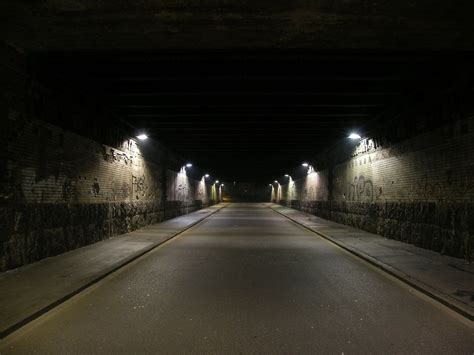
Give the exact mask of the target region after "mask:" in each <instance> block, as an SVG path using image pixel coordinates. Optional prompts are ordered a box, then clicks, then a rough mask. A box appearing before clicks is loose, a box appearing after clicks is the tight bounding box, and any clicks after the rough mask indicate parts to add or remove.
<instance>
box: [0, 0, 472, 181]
mask: <svg viewBox="0 0 474 355" xmlns="http://www.w3.org/2000/svg"><path fill="white" fill-rule="evenodd" d="M471 7H472V5H471V1H461V0H459V1H449V2H448V1H416V0H411V1H397V2H395V1H390V2H389V1H379V2H370V3H369V2H367V1H350V0H341V1H333V0H324V1H293V2H291V1H290V2H288V1H260V2H253V1H245V0H244V1H215V0H214V1H205V0H203V1H187V0H185V1H180V2H175V1H151V0H141V1H133V2H130V1H118V0H110V1H102V2H98V1H92V0H45V1H41V2H32V1H26V0H23V1H16V2H11V3H9V4H6V3H2V4H0V13H2V15H1V16H2V24H1V25H0V26H1V27H0V29H1V30H2V34H3V39H4V41H5V42H6V43H7V44H8V45H9V46H11V47H14V48H16V49H17V50H19V51H21V52H25V53H26V54H28V55H29V56H30V58H31V61H30V62H31V63H33V68H34V70H35V75H36V76H37V77H38V79H40V81H42V82H45V83H46V84H48V85H52V86H54V87H57V88H67V89H68V90H72V88H74V89H73V90H77V91H78V92H81V93H85V94H86V95H89V96H91V97H94V98H95V99H96V100H97V102H99V103H100V104H103V105H104V106H106V107H107V108H109V109H110V110H112V111H113V112H114V113H116V115H117V117H121V118H122V119H123V120H124V121H125V122H127V124H128V125H129V127H130V129H131V131H134V132H136V131H139V130H144V131H146V132H147V133H148V134H149V135H151V136H152V137H153V138H154V139H157V140H159V141H162V142H163V143H165V144H166V145H167V146H168V147H170V148H171V149H173V150H175V151H176V152H178V153H179V154H180V155H181V156H183V157H184V158H186V159H189V160H190V161H193V162H194V163H195V164H196V165H199V166H201V167H202V168H203V169H206V170H209V171H210V172H211V173H213V174H214V175H215V176H218V177H220V178H221V179H226V180H240V181H242V180H247V181H262V182H264V181H265V182H269V181H272V180H273V179H274V178H275V177H277V176H279V175H282V174H284V173H285V171H289V170H291V169H292V168H294V167H296V166H298V165H299V164H300V162H301V161H303V160H311V159H312V157H314V156H315V155H316V154H317V153H318V152H321V151H323V150H324V149H327V148H328V147H330V145H331V144H334V143H335V142H338V140H340V139H343V138H344V137H345V136H346V135H347V134H348V132H350V131H351V130H353V129H356V130H359V131H361V132H363V131H364V130H365V131H366V130H368V129H369V127H370V125H371V124H372V123H373V122H374V120H376V119H377V118H378V117H379V116H380V115H382V114H383V113H384V112H386V111H387V110H389V109H394V108H395V109H397V108H400V107H402V106H403V104H404V103H405V102H406V101H407V100H408V99H409V98H411V97H413V96H414V95H417V94H420V93H424V92H427V91H430V90H435V89H442V88H448V87H450V85H453V83H455V82H456V80H458V79H459V76H460V75H462V69H461V68H462V67H463V65H464V64H466V59H465V58H464V57H463V58H460V56H459V51H461V52H462V53H463V56H464V54H465V53H467V52H471V51H472V49H474V36H473V35H472V33H474V25H473V23H474V22H473V21H472V20H471V17H472V12H471V11H469V9H470V8H471ZM460 61H461V62H462V63H460ZM460 64H463V65H460Z"/></svg>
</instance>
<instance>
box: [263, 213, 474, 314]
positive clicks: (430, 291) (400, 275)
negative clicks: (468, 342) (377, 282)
mask: <svg viewBox="0 0 474 355" xmlns="http://www.w3.org/2000/svg"><path fill="white" fill-rule="evenodd" d="M267 207H268V208H270V209H271V210H272V211H274V212H275V213H278V214H279V215H281V216H283V217H285V218H287V219H289V220H290V221H292V222H293V223H296V224H298V225H300V226H302V227H303V228H305V229H307V230H309V231H310V232H313V233H315V234H317V235H318V236H320V237H322V238H324V239H326V240H328V241H329V242H331V243H333V244H335V245H337V246H338V247H340V248H342V249H344V250H346V251H348V252H349V253H351V254H353V255H355V256H357V257H359V258H361V259H363V260H365V261H366V262H368V263H370V264H371V265H374V266H376V267H377V268H379V269H381V270H383V271H385V272H386V273H388V274H390V275H391V276H394V277H396V278H397V279H398V280H400V281H402V282H404V283H406V284H407V285H409V286H411V287H413V288H414V289H416V290H418V291H420V292H422V293H423V294H425V295H427V296H429V297H431V298H432V299H434V300H435V301H437V302H439V303H441V304H443V305H444V306H446V307H448V308H450V309H451V310H453V311H455V312H456V313H458V314H460V315H462V316H463V317H465V318H467V319H469V320H470V321H474V313H473V312H472V310H471V309H469V308H467V306H466V305H464V304H463V303H461V302H459V301H457V300H455V299H452V298H451V297H450V296H449V295H446V294H444V293H442V292H440V291H438V290H436V289H435V288H433V287H431V286H429V285H427V284H425V283H423V282H421V281H419V280H417V279H415V278H412V277H411V276H409V275H407V274H405V273H404V272H402V271H400V270H397V269H395V268H394V267H392V266H390V265H387V264H385V263H383V262H381V261H380V260H378V259H376V258H373V257H372V256H370V255H368V254H365V253H363V252H361V251H360V250H357V249H355V248H352V247H349V246H347V245H345V244H344V243H341V242H340V241H338V240H337V239H335V238H333V237H331V236H329V235H327V234H325V233H322V232H320V231H318V230H316V229H314V228H312V227H309V226H308V225H305V224H304V223H301V222H299V221H297V220H295V219H294V218H291V217H289V216H287V215H285V214H284V213H282V212H280V211H277V210H276V209H274V208H273V207H271V206H268V205H267Z"/></svg>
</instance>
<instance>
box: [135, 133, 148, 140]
mask: <svg viewBox="0 0 474 355" xmlns="http://www.w3.org/2000/svg"><path fill="white" fill-rule="evenodd" d="M137 138H138V139H139V140H141V141H144V140H147V139H148V136H147V135H146V134H139V135H138V136H137Z"/></svg>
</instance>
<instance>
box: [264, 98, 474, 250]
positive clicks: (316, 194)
mask: <svg viewBox="0 0 474 355" xmlns="http://www.w3.org/2000/svg"><path fill="white" fill-rule="evenodd" d="M463 95H465V96H464V100H467V98H468V97H472V96H474V95H472V91H471V92H464V93H463ZM472 102H474V100H471V101H469V102H467V103H466V102H459V101H457V102H456V105H451V106H448V108H449V110H445V115H448V116H449V117H450V118H449V119H447V120H445V121H444V122H441V123H442V124H440V125H438V126H437V127H432V128H429V127H425V128H427V129H423V130H418V131H417V130H413V128H410V130H411V132H412V134H411V137H408V138H406V137H407V134H405V138H403V139H400V140H399V141H391V142H390V141H383V140H382V141H381V140H379V141H377V139H375V138H374V137H371V136H368V137H367V138H365V139H363V140H361V141H360V142H356V143H354V142H347V141H345V142H338V144H339V146H344V147H343V148H339V151H338V152H336V151H334V152H331V151H329V152H326V153H325V154H324V155H321V156H319V160H318V158H317V159H315V163H314V164H315V165H317V164H318V162H321V161H324V164H321V165H322V168H321V169H319V170H314V171H313V170H309V171H308V174H307V175H306V176H305V177H303V178H302V179H298V180H297V181H292V180H290V181H289V183H287V184H285V185H283V186H278V187H276V188H274V189H273V194H272V199H273V201H275V202H279V203H281V204H283V205H289V206H291V207H293V208H297V209H300V210H303V211H306V212H309V213H312V214H315V215H317V216H320V217H323V218H326V219H330V220H333V221H336V222H339V223H343V224H347V225H351V226H354V227H357V228H360V229H363V230H366V231H369V232H373V233H377V234H380V235H382V236H385V237H388V238H393V239H397V240H401V241H404V242H408V243H412V244H415V245H417V246H420V247H424V248H427V249H432V250H436V251H439V252H442V253H445V254H449V255H452V256H456V257H463V258H466V259H471V258H472V255H473V249H474V248H473V246H474V109H473V107H472ZM469 103H470V105H471V106H470V107H469ZM460 106H462V107H463V110H459V107H460ZM445 107H446V106H445ZM417 112H419V110H418V111H417ZM410 114H412V112H410V113H407V114H406V116H407V118H408V119H411V120H412V121H413V125H415V126H416V125H419V124H420V123H419V122H418V121H420V120H421V121H422V122H423V121H424V122H427V121H428V120H427V118H426V116H423V115H421V116H410ZM398 119H400V117H398V118H394V120H393V123H391V124H392V125H394V124H396V120H398ZM403 122H404V121H403V119H400V124H403ZM428 128H429V129H428ZM374 136H376V134H374ZM333 149H334V150H337V148H333ZM341 151H342V153H341Z"/></svg>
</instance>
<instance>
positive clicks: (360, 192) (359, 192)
mask: <svg viewBox="0 0 474 355" xmlns="http://www.w3.org/2000/svg"><path fill="white" fill-rule="evenodd" d="M344 196H345V198H346V200H348V201H358V202H372V201H374V184H373V183H372V180H370V179H366V178H365V177H364V175H359V176H356V177H354V180H353V181H352V182H349V183H347V188H346V192H345V194H344Z"/></svg>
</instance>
